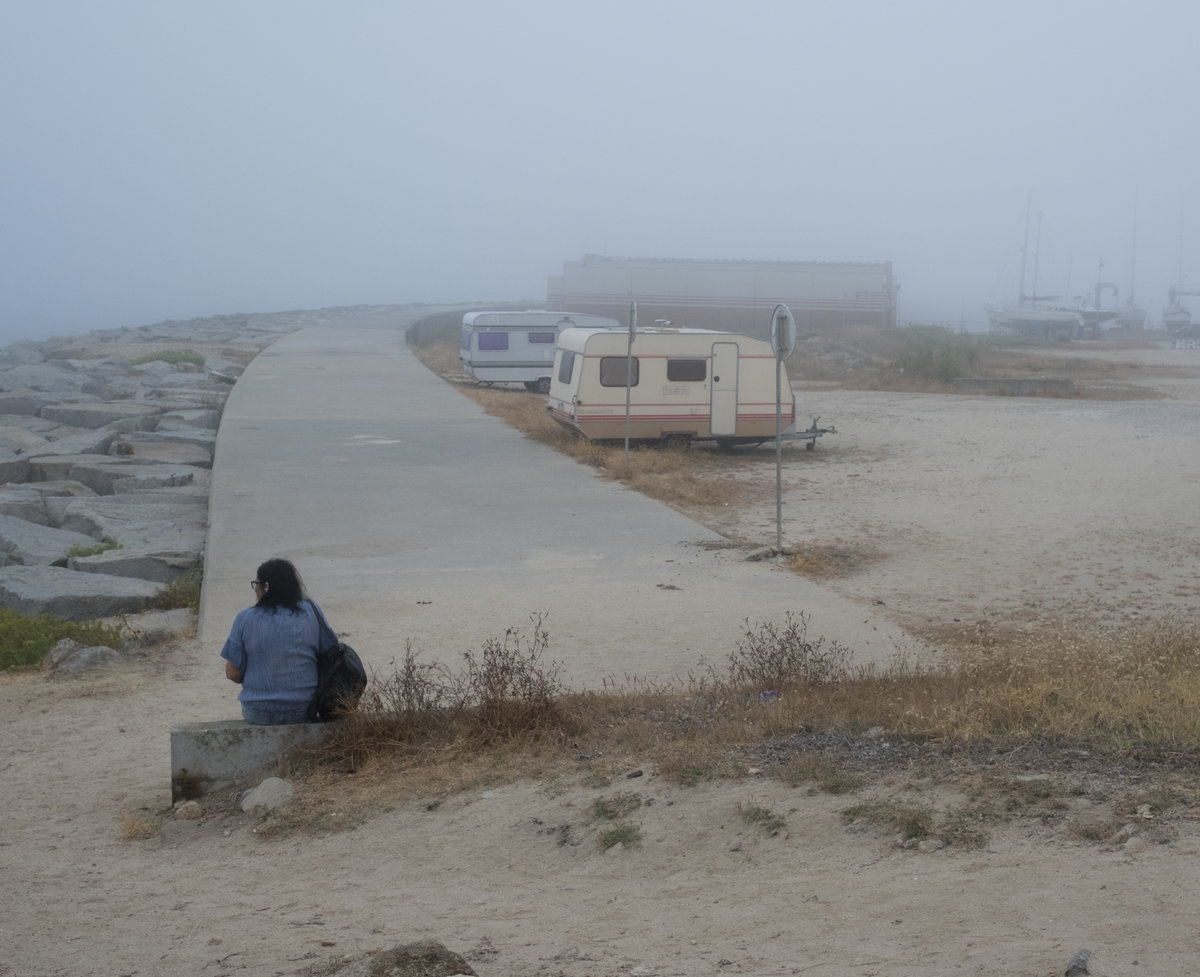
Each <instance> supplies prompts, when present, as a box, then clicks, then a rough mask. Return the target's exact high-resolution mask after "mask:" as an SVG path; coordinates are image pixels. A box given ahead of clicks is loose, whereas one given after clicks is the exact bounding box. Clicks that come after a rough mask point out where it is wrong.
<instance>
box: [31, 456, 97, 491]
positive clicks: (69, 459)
mask: <svg viewBox="0 0 1200 977" xmlns="http://www.w3.org/2000/svg"><path fill="white" fill-rule="evenodd" d="M112 460H113V459H112V458H110V457H109V456H108V455H106V454H86V455H59V454H41V453H40V452H39V453H38V454H33V455H30V456H29V480H30V481H31V482H58V481H63V480H66V479H70V480H72V481H80V479H75V478H72V476H71V469H72V468H73V467H74V466H76V465H82V464H89V463H90V464H94V465H107V464H110V463H111V462H112ZM84 484H85V485H86V484H87V483H86V482H85V483H84ZM89 488H90V486H89ZM92 491H95V489H92Z"/></svg>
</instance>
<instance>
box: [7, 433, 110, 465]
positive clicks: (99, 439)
mask: <svg viewBox="0 0 1200 977" xmlns="http://www.w3.org/2000/svg"><path fill="white" fill-rule="evenodd" d="M116 439H117V432H116V431H83V432H82V433H79V434H64V435H63V436H62V437H61V438H55V439H54V440H52V441H46V442H45V443H44V444H43V446H42V447H40V448H37V449H34V450H32V451H29V452H27V453H28V454H29V456H30V457H31V458H41V457H45V456H47V455H60V456H61V455H102V454H105V453H107V451H108V449H109V446H110V445H111V444H112V443H113V442H114V441H115V440H116Z"/></svg>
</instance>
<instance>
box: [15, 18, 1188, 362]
mask: <svg viewBox="0 0 1200 977" xmlns="http://www.w3.org/2000/svg"><path fill="white" fill-rule="evenodd" d="M1198 42H1200V4H1197V3H1195V2H1194V0H1173V2H1166V0H1139V2H1136V3H1134V2H1115V0H1111V2H1104V0H1091V2H1083V0H1078V2H1077V0H1037V2H1033V0H996V2H991V3H987V4H982V3H973V2H964V0H945V2H943V0H915V2H905V0H857V2H856V0H836V2H834V0H829V2H822V3H812V2H806V0H729V2H724V0H721V2H718V0H679V2H675V0H669V2H668V0H604V2H600V0H594V2H590V3H586V4H584V3H577V2H573V0H544V2H543V0H508V2H506V0H470V2H464V0H436V2H435V0H420V2H410V0H396V2H367V0H337V2H333V0H328V2H319V3H318V2H304V0H237V2H225V0H206V2H205V3H196V4H183V3H176V2H164V0H111V2H105V0H54V2H45V0H7V2H5V3H3V4H0V92H2V93H3V94H2V95H0V133H2V136H0V342H5V343H6V342H10V341H12V340H14V339H19V338H44V337H46V336H49V335H74V334H78V333H83V332H87V331H89V330H91V329H100V328H111V327H115V326H125V325H131V326H132V325H143V324H147V323H152V322H157V321H160V320H163V319H187V318H192V317H195V316H208V315H215V314H220V313H233V312H272V311H279V310H284V309H299V308H319V307H323V306H331V305H352V304H359V303H407V302H430V303H443V302H457V301H473V300H481V301H488V302H490V301H496V302H500V301H515V300H534V301H537V302H539V303H540V302H543V301H544V300H545V295H546V278H547V276H549V275H552V274H556V273H558V272H560V271H561V269H562V263H563V261H566V260H577V259H579V258H580V257H582V256H583V255H584V254H588V253H593V254H604V255H616V256H633V257H655V258H732V259H782V260H804V261H811V260H816V261H824V260H831V261H882V260H890V261H892V262H893V264H894V270H895V273H896V276H897V278H898V280H899V282H900V284H901V291H900V308H899V319H900V321H901V322H902V323H903V322H931V321H932V322H941V323H944V324H946V325H951V326H954V327H958V326H959V325H960V323H965V324H966V326H967V327H968V328H972V327H974V328H983V325H984V323H985V321H986V320H985V316H984V313H983V306H984V304H985V303H987V302H1004V301H1010V300H1013V299H1015V297H1016V288H1017V285H1016V277H1015V274H1016V272H1015V269H1017V268H1018V267H1019V260H1020V259H1019V249H1020V247H1021V241H1022V229H1023V222H1024V219H1025V212H1026V201H1027V200H1031V201H1032V204H1031V213H1032V217H1031V222H1032V230H1031V234H1030V242H1029V254H1030V256H1031V262H1030V269H1029V272H1028V274H1029V276H1030V277H1031V276H1032V255H1033V254H1034V252H1035V251H1036V252H1037V253H1038V290H1039V292H1066V293H1070V294H1079V293H1083V292H1090V290H1091V288H1092V286H1093V285H1094V284H1095V283H1096V281H1097V276H1098V271H1099V265H1100V262H1101V261H1102V260H1103V262H1104V272H1103V275H1104V280H1106V281H1111V282H1114V283H1116V284H1117V285H1118V286H1119V287H1120V293H1121V295H1120V298H1121V301H1122V302H1124V301H1125V300H1126V298H1127V297H1128V294H1129V290H1130V286H1131V284H1135V285H1136V297H1137V299H1138V301H1139V304H1140V305H1142V306H1143V307H1145V308H1146V309H1147V310H1148V311H1149V313H1150V319H1151V321H1152V322H1157V321H1158V319H1159V317H1160V316H1161V311H1162V307H1163V305H1165V304H1166V301H1167V294H1166V293H1167V288H1168V286H1169V285H1170V284H1172V283H1175V282H1178V281H1179V277H1180V270H1181V268H1182V275H1183V278H1184V280H1185V281H1190V282H1191V283H1193V284H1196V285H1197V286H1200V187H1198V186H1197V183H1198V181H1197V177H1196V174H1197V172H1198V164H1200V154H1198V152H1197V150H1198V148H1200V98H1198V97H1197V93H1198V91H1200V83H1198V81H1200V58H1198V57H1197V51H1198V49H1200V48H1198ZM1039 218H1040V226H1041V234H1040V238H1039V237H1037V235H1036V229H1037V226H1038V224H1039ZM1135 229H1136V233H1135ZM1135 238H1136V277H1134V262H1133V260H1132V259H1133V255H1134V252H1135ZM1181 241H1182V247H1181ZM1035 242H1036V246H1035ZM1029 287H1031V283H1029V282H1027V288H1029ZM1106 299H1107V296H1106ZM1190 301H1191V303H1192V307H1193V309H1194V311H1196V313H1197V317H1198V318H1200V299H1194V300H1190Z"/></svg>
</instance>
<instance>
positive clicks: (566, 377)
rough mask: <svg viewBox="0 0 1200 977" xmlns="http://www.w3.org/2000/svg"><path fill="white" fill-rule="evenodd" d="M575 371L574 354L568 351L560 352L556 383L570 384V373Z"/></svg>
mask: <svg viewBox="0 0 1200 977" xmlns="http://www.w3.org/2000/svg"><path fill="white" fill-rule="evenodd" d="M574 369H575V354H574V353H573V352H571V350H569V349H564V350H563V351H562V358H561V359H560V360H559V361H558V382H559V383H570V382H571V373H572V371H573V370H574Z"/></svg>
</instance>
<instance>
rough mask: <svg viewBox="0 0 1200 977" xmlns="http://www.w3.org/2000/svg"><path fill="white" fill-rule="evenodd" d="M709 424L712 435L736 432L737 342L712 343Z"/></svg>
mask: <svg viewBox="0 0 1200 977" xmlns="http://www.w3.org/2000/svg"><path fill="white" fill-rule="evenodd" d="M708 389H709V405H708V409H709V413H710V415H711V420H710V421H709V426H710V428H711V430H712V435H713V437H718V438H719V437H724V436H726V435H731V434H736V433H737V402H738V344H737V343H713V347H712V382H711V383H710V384H709V388H708Z"/></svg>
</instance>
